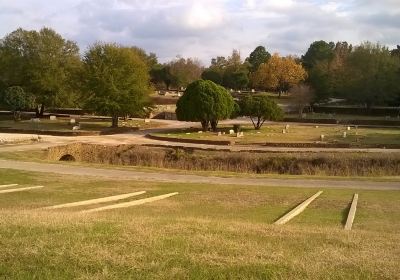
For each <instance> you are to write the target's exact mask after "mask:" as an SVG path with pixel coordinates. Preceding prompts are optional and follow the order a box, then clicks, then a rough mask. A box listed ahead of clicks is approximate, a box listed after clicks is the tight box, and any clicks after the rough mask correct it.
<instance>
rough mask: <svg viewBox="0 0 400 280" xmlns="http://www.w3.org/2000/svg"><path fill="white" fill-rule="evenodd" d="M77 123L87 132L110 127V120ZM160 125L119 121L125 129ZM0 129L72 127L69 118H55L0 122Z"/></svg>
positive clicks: (157, 124)
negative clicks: (52, 119)
mask: <svg viewBox="0 0 400 280" xmlns="http://www.w3.org/2000/svg"><path fill="white" fill-rule="evenodd" d="M76 121H77V122H79V123H80V126H81V130H87V131H99V130H102V129H105V128H109V127H111V120H110V121H104V120H96V119H87V118H82V119H80V120H79V119H76ZM160 125H161V123H159V122H156V121H151V122H150V123H145V122H144V121H139V120H128V121H126V122H125V121H122V120H120V121H119V126H127V127H137V126H139V127H140V128H154V127H159V126H160ZM1 127H9V128H16V129H26V130H32V129H34V130H57V131H71V130H72V127H73V125H71V124H69V118H57V120H55V121H51V120H49V119H41V120H40V122H39V123H34V122H31V121H30V120H23V121H20V122H14V121H13V120H4V119H3V120H0V128H1Z"/></svg>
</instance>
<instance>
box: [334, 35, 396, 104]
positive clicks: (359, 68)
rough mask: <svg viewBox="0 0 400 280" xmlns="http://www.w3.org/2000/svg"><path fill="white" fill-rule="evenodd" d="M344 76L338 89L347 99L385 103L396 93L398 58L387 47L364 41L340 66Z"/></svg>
mask: <svg viewBox="0 0 400 280" xmlns="http://www.w3.org/2000/svg"><path fill="white" fill-rule="evenodd" d="M342 71H343V75H344V76H345V77H346V79H344V80H343V81H342V84H341V89H340V90H341V91H342V92H343V93H344V94H345V96H347V98H348V99H349V100H350V101H353V102H357V103H361V104H365V105H366V107H367V108H370V107H371V106H372V105H376V104H387V103H389V102H391V101H393V100H395V99H396V98H398V96H399V94H400V83H399V78H400V58H399V57H396V56H392V55H391V53H390V51H389V50H388V48H386V47H383V46H381V45H379V44H372V43H370V42H366V43H363V44H361V45H360V46H358V47H356V48H355V49H354V51H352V52H351V53H350V54H349V55H348V58H347V59H346V61H345V62H344V67H343V68H342Z"/></svg>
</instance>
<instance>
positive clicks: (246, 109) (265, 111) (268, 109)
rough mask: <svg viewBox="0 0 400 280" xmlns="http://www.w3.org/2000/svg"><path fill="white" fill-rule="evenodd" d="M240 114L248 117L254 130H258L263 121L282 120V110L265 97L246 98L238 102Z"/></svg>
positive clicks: (263, 95)
mask: <svg viewBox="0 0 400 280" xmlns="http://www.w3.org/2000/svg"><path fill="white" fill-rule="evenodd" d="M239 106H240V114H241V115H243V116H248V117H250V119H251V121H252V123H253V125H254V128H255V129H256V130H259V129H260V128H261V127H262V125H263V124H264V122H265V121H267V120H269V121H277V120H280V119H282V118H283V111H282V109H281V108H280V107H279V106H278V105H277V104H276V103H275V101H273V100H272V99H271V98H269V97H268V96H267V95H265V94H262V95H254V96H251V95H250V96H246V97H244V98H242V99H241V100H240V101H239Z"/></svg>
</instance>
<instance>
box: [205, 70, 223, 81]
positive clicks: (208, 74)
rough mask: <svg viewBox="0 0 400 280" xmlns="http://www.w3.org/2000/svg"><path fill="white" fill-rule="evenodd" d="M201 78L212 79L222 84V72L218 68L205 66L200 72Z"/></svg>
mask: <svg viewBox="0 0 400 280" xmlns="http://www.w3.org/2000/svg"><path fill="white" fill-rule="evenodd" d="M201 78H202V79H203V80H209V81H212V82H214V83H216V84H218V85H222V79H223V73H222V71H221V70H220V69H218V68H216V67H210V68H207V69H205V70H204V71H203V73H201Z"/></svg>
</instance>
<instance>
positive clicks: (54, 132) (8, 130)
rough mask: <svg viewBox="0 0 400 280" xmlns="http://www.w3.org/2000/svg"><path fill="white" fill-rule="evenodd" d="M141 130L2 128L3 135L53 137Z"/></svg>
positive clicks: (133, 128)
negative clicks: (16, 134)
mask: <svg viewBox="0 0 400 280" xmlns="http://www.w3.org/2000/svg"><path fill="white" fill-rule="evenodd" d="M137 130H139V128H138V127H118V128H107V129H103V130H101V131H89V130H71V131H62V130H35V129H18V128H11V127H1V128H0V132H1V133H21V134H36V135H52V136H97V135H111V134H118V133H128V132H133V131H137Z"/></svg>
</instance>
